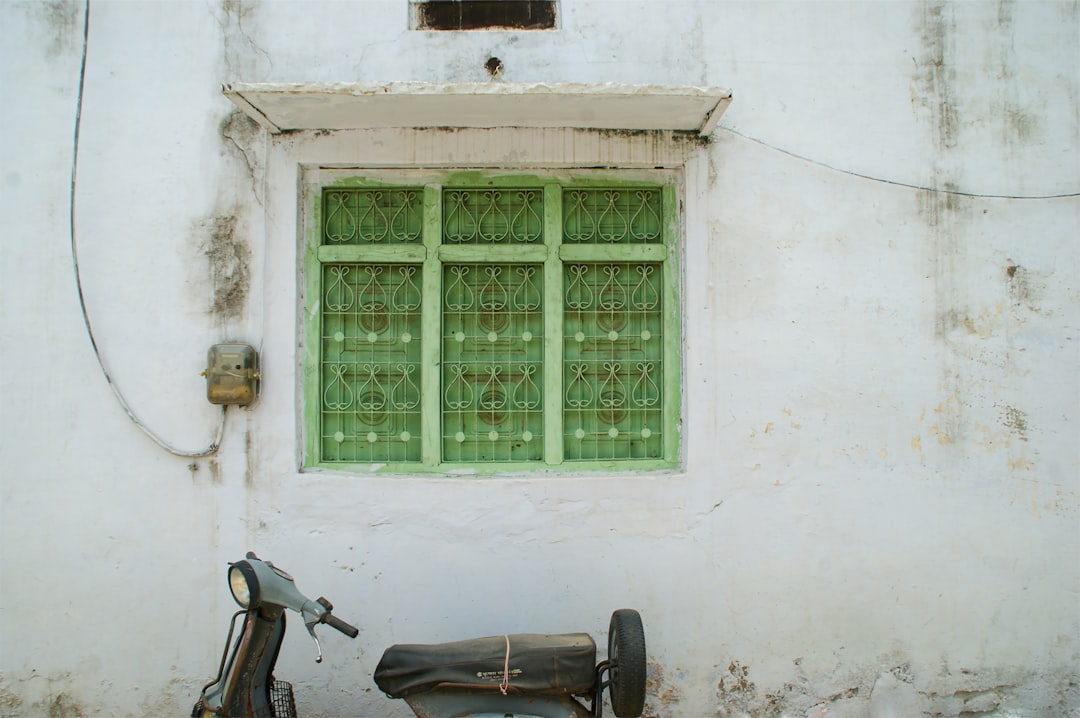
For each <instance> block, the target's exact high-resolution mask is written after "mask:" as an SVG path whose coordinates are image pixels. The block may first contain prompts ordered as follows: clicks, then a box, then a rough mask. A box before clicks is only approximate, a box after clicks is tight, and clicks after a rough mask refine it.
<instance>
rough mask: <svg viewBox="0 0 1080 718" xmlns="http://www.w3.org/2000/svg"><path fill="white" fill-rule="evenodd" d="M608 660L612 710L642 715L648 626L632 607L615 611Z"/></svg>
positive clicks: (621, 717) (634, 717) (620, 715)
mask: <svg viewBox="0 0 1080 718" xmlns="http://www.w3.org/2000/svg"><path fill="white" fill-rule="evenodd" d="M608 661H610V662H611V666H610V668H609V669H608V695H609V696H610V698H611V710H612V711H613V712H614V713H615V715H616V716H617V718H638V716H640V715H641V712H642V711H643V710H644V709H645V629H644V627H643V626H642V625H641V615H640V614H639V613H638V612H637V611H635V610H634V609H632V608H620V609H619V610H617V611H615V612H614V613H612V614H611V626H610V628H609V629H608Z"/></svg>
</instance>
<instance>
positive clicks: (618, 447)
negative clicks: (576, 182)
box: [563, 224, 664, 460]
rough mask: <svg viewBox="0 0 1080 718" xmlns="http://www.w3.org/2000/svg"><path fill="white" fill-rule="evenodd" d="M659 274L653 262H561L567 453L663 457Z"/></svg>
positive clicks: (593, 456) (587, 457) (573, 456)
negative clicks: (562, 271) (562, 274)
mask: <svg viewBox="0 0 1080 718" xmlns="http://www.w3.org/2000/svg"><path fill="white" fill-rule="evenodd" d="M612 226H614V225H610V224H609V225H608V227H609V228H610V227H612ZM660 276H661V272H660V265H658V264H654V263H641V262H593V263H574V264H567V265H565V266H564V276H563V286H564V297H563V330H564V336H563V362H564V365H563V366H564V368H563V391H564V396H563V451H564V456H565V457H566V458H567V459H571V460H612V459H634V458H658V457H660V456H662V455H663V444H662V435H663V421H662V419H663V416H662V399H663V392H662V390H661V387H662V386H663V379H662V376H663V362H664V357H663V317H662V313H661V309H662V306H663V302H662V291H663V287H662V285H661V281H660Z"/></svg>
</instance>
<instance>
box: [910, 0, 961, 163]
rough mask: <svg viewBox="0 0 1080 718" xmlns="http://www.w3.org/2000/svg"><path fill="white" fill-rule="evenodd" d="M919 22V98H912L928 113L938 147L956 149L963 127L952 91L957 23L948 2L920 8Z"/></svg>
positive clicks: (933, 1) (939, 0)
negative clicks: (920, 49)
mask: <svg viewBox="0 0 1080 718" xmlns="http://www.w3.org/2000/svg"><path fill="white" fill-rule="evenodd" d="M916 22H917V27H916V34H917V36H918V38H919V41H920V43H921V46H922V52H921V54H920V56H919V57H918V58H916V60H915V66H916V71H915V77H914V87H915V90H916V93H917V95H916V97H914V98H912V99H913V101H914V102H917V103H918V104H921V105H922V106H924V107H925V108H926V109H927V110H929V112H930V121H931V126H932V128H933V132H934V138H935V140H936V142H937V145H938V147H941V148H949V147H955V146H956V143H957V134H958V131H959V124H960V123H959V111H958V108H957V98H956V94H955V91H954V89H953V86H954V84H955V82H956V69H955V67H954V66H953V62H952V58H953V53H954V51H955V48H954V44H955V38H954V33H955V30H956V21H955V19H954V18H953V16H952V13H951V9H950V7H949V3H948V2H945V0H931V1H930V2H925V3H923V4H922V5H920V6H919V17H918V19H917V21H916Z"/></svg>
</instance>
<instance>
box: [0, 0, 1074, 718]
mask: <svg viewBox="0 0 1080 718" xmlns="http://www.w3.org/2000/svg"><path fill="white" fill-rule="evenodd" d="M90 8H91V9H90V23H89V42H88V52H87V61H86V73H85V96H84V102H83V108H82V124H81V131H80V148H79V160H78V175H77V187H76V198H77V204H76V209H77V215H76V232H77V234H76V238H77V246H78V259H79V268H80V276H81V278H82V286H83V292H84V295H85V300H86V305H87V308H88V310H89V315H90V317H91V320H92V322H93V329H94V333H95V337H96V339H97V342H98V346H99V348H100V349H101V352H102V355H103V357H104V360H105V362H106V364H107V366H108V367H109V370H110V372H111V374H112V376H113V379H114V381H115V384H116V385H117V386H118V387H119V388H120V389H121V390H122V391H123V393H124V394H125V396H126V397H127V398H128V400H129V402H130V404H131V406H132V409H133V411H134V412H135V413H136V414H137V415H138V416H139V417H140V419H141V420H142V421H144V422H145V424H147V425H148V426H150V427H152V428H153V430H154V431H156V432H157V433H159V434H161V435H162V436H164V437H166V438H167V439H168V440H169V441H171V442H173V443H174V444H176V445H178V446H180V447H182V448H187V449H196V448H201V447H203V446H205V445H206V444H208V443H209V441H210V439H211V437H212V435H213V433H214V429H215V427H216V422H217V416H218V414H217V410H216V409H215V408H214V407H212V406H210V405H209V404H207V403H206V401H205V399H204V398H203V397H204V382H203V380H202V378H201V377H200V376H199V372H200V371H201V370H202V368H203V362H204V355H205V351H206V349H207V347H209V346H210V345H211V344H213V343H215V342H217V341H222V340H238V341H246V342H250V343H252V344H254V345H256V346H257V347H259V348H260V350H261V354H262V359H263V373H264V376H265V379H264V382H263V394H262V397H261V399H260V401H259V402H258V404H256V405H255V406H254V407H252V408H251V409H249V410H232V411H230V413H229V414H228V418H227V423H226V428H225V435H224V441H223V445H222V448H221V449H220V451H219V452H218V453H217V454H216V455H215V456H214V457H212V458H209V459H199V460H191V459H183V458H177V457H173V456H170V455H169V454H167V453H165V452H163V451H161V450H160V449H159V448H158V447H157V446H155V445H154V444H153V443H152V442H151V441H150V440H148V439H147V438H146V437H145V436H144V435H143V434H142V433H141V432H140V431H139V429H138V428H136V427H135V426H134V425H133V423H132V422H131V421H129V420H128V418H127V416H126V415H125V414H124V412H123V411H122V410H121V408H120V407H119V406H118V404H117V403H116V401H115V399H114V397H113V396H112V394H111V392H110V390H109V387H108V385H107V383H106V381H105V380H104V378H103V376H102V373H101V371H100V370H99V368H98V366H97V363H96V361H95V359H94V357H93V354H92V350H91V347H90V343H89V341H88V340H87V336H86V331H85V328H84V325H83V320H82V317H81V315H80V312H79V303H78V297H77V293H76V289H75V281H74V273H73V271H72V259H71V256H72V255H71V237H70V232H69V189H70V181H71V162H72V140H73V132H74V122H75V109H76V99H77V89H78V85H79V66H80V57H81V53H82V50H83V42H82V40H83V28H84V24H83V23H84V13H83V5H82V3H67V2H11V1H9V2H4V3H0V89H2V90H3V97H5V98H6V100H5V103H4V110H3V111H2V112H0V130H2V137H3V139H2V140H0V148H2V152H3V154H2V159H3V161H2V163H0V172H2V185H0V186H2V187H3V192H0V212H2V216H3V217H4V220H5V231H4V237H5V241H4V242H3V244H2V249H0V252H2V260H0V292H2V296H0V331H2V334H0V336H2V337H3V341H0V366H2V367H3V372H2V373H0V387H2V391H0V396H2V398H3V405H4V409H3V412H2V415H0V416H2V424H0V426H2V433H0V716H5V717H7V716H12V717H14V716H50V717H53V716H92V715H124V716H145V715H186V713H187V711H189V710H190V705H191V703H192V702H193V701H194V698H195V696H196V694H197V692H198V688H199V687H200V686H201V685H202V683H204V682H205V681H206V680H207V679H208V678H209V676H210V675H211V674H212V673H213V671H214V669H215V668H216V665H217V660H218V656H219V651H220V648H221V646H220V643H219V642H220V641H221V640H222V639H223V636H224V629H225V625H226V620H227V616H228V615H229V614H230V613H231V611H232V610H233V606H232V603H231V600H230V598H229V597H228V594H227V591H226V588H225V586H224V581H223V578H224V566H225V561H227V560H230V559H235V558H238V557H239V556H240V555H242V553H243V552H244V551H245V550H248V549H254V550H256V551H257V552H258V553H259V554H260V555H265V556H267V557H269V558H272V559H273V560H274V561H275V562H276V563H278V564H279V565H281V566H283V567H285V568H287V569H288V570H290V571H291V572H293V573H294V574H295V575H296V576H297V580H298V583H299V585H300V587H301V589H303V590H305V591H307V592H310V593H312V594H315V595H320V594H322V595H326V596H328V597H330V598H331V599H332V600H333V601H334V603H335V606H336V609H337V612H338V613H340V615H341V616H342V617H344V618H346V619H350V620H353V621H354V622H355V623H357V624H359V625H360V626H361V628H362V632H361V635H360V638H359V639H357V640H356V641H352V642H347V641H345V640H344V639H340V638H339V637H337V636H336V635H329V634H327V635H326V637H325V640H324V650H325V652H326V661H325V662H324V663H323V664H322V665H319V666H316V665H315V664H314V663H313V661H312V660H311V659H312V657H313V648H312V646H311V645H310V642H309V641H308V639H307V637H306V635H305V634H304V632H303V631H294V632H293V633H292V634H290V636H289V637H288V639H287V642H286V647H285V650H284V651H283V656H282V660H281V663H280V667H279V671H278V672H279V674H280V676H281V677H283V678H287V679H291V680H293V681H294V683H295V684H296V689H297V697H298V701H299V704H300V709H301V711H302V713H303V714H305V715H311V716H352V715H365V716H404V715H408V713H407V711H406V710H405V706H404V704H401V703H400V702H392V701H387V700H386V699H385V698H384V697H383V696H381V695H380V694H379V693H378V691H377V690H376V689H375V688H374V685H373V683H372V681H371V678H370V675H371V671H372V670H373V668H374V666H375V663H376V662H377V661H378V658H379V655H380V654H381V651H382V649H383V648H384V647H385V646H387V645H389V644H391V643H393V642H397V641H439V640H452V639H457V638H464V637H469V636H472V635H489V634H501V633H504V632H516V631H539V632H556V631H571V630H575V631H576V630H587V631H589V632H591V633H592V634H593V635H594V637H596V638H597V639H598V641H601V642H602V641H603V639H604V635H603V634H604V631H605V629H606V626H607V619H608V615H609V614H610V611H611V610H612V609H613V608H617V607H620V606H633V607H636V608H638V609H639V610H640V611H641V612H642V614H643V617H644V620H645V628H646V633H647V638H648V644H649V653H650V697H649V701H648V710H647V712H646V714H647V715H654V716H664V717H671V718H683V717H685V718H698V717H701V716H710V715H715V714H717V713H719V714H724V715H727V714H731V715H739V714H742V713H745V712H748V713H750V714H753V715H792V716H809V715H814V716H819V717H823V716H834V717H835V716H861V715H917V714H918V713H920V712H927V713H930V714H934V715H960V714H962V713H973V712H980V711H981V712H985V713H988V714H991V715H994V714H996V715H1002V716H1004V715H1029V716H1069V715H1075V713H1076V712H1077V711H1078V710H1080V688H1078V686H1080V675H1078V668H1077V667H1078V665H1080V608H1078V606H1080V601H1078V598H1080V596H1078V594H1080V561H1078V560H1077V558H1076V557H1077V555H1078V552H1080V521H1078V515H1077V512H1078V508H1080V448H1078V447H1080V442H1078V441H1077V439H1078V429H1077V422H1078V421H1080V374H1078V371H1077V367H1078V365H1080V362H1078V360H1080V335H1078V328H1080V286H1078V283H1077V281H1078V280H1077V277H1078V276H1080V251H1078V247H1077V237H1078V236H1080V198H1078V196H1077V193H1078V192H1080V119H1078V118H1080V72H1078V68H1080V6H1078V4H1077V3H1075V2H1040V1H1032V2H1008V1H1003V2H1000V3H989V2H944V1H941V2H937V1H927V2H899V1H897V2H888V3H877V2H708V1H706V0H700V1H694V0H679V1H676V0H667V1H656V2H632V3H627V2H613V1H610V2H608V1H602V2H596V1H593V2H585V1H584V0H561V2H560V13H561V17H560V29H558V30H556V31H552V32H476V33H467V34H461V33H453V34H448V33H447V34H439V33H427V32H415V31H409V30H408V29H407V28H408V9H407V3H406V2H405V0H364V1H363V2H356V3H339V2H303V3H300V2H258V3H256V2H246V1H244V0H227V1H225V2H221V3H217V2H212V1H210V0H208V1H206V2H202V1H198V2H196V1H194V0H177V1H175V2H159V3H150V2H113V1H106V0H92V1H91V5H90ZM492 55H495V56H498V57H499V58H500V59H501V60H502V61H503V63H504V79H505V81H509V82H623V83H633V84H644V83H652V84H669V85H689V84H698V85H714V86H721V87H727V88H730V89H732V90H733V92H734V95H735V100H734V102H733V104H732V106H731V108H730V109H729V110H728V112H727V114H726V115H725V116H724V118H723V120H722V121H721V127H720V128H719V129H717V131H716V132H715V133H714V135H713V138H712V142H711V143H709V144H708V145H703V146H698V145H696V144H694V143H687V142H685V141H682V140H678V139H672V138H670V137H667V136H664V135H659V136H653V135H646V136H636V137H633V136H632V137H622V136H608V135H603V134H599V133H595V134H590V133H578V132H573V131H562V130H548V131H516V130H508V129H507V130H493V131H484V130H475V131H461V132H456V133H446V132H438V133H436V132H432V131H400V130H379V131H369V132H347V131H346V132H336V133H331V134H329V135H323V134H319V133H300V134H291V135H282V136H276V137H270V136H267V135H265V134H264V133H262V131H261V130H258V129H257V128H256V127H255V126H253V124H252V123H250V122H249V121H248V120H247V119H246V118H244V117H242V116H240V115H238V114H237V113H236V109H235V107H234V106H233V105H232V104H231V103H230V102H229V101H228V100H227V99H225V98H224V97H223V96H222V95H221V91H220V88H221V86H222V85H223V84H225V83H228V82H233V81H248V82H269V81H274V82H290V81H323V82H332V81H361V82H378V81H392V80H422V81H443V82H457V81H485V80H487V74H486V72H485V70H484V67H483V64H484V62H485V61H486V60H487V59H488V58H489V57H490V56H492ZM624 162H628V163H631V164H634V165H635V166H646V167H649V166H653V164H665V165H668V166H676V167H681V172H682V173H683V178H684V179H683V181H684V186H685V188H686V196H685V198H684V200H685V206H684V217H683V220H684V221H683V230H684V234H685V236H684V242H685V249H684V258H683V266H684V268H685V272H684V274H685V277H684V287H683V294H682V296H683V299H684V301H685V307H684V311H685V328H684V338H685V352H684V355H683V357H682V361H683V362H684V371H683V380H684V386H683V392H684V400H683V407H684V412H685V416H684V423H683V434H684V452H683V460H684V466H683V468H682V469H680V470H679V471H676V472H669V473H665V474H663V475H634V476H623V475H616V476H588V477H572V476H571V477H565V476H562V477H543V478H531V477H526V476H520V475H519V476H514V477H505V478H485V479H469V478H450V477H442V476H439V477H431V476H427V477H423V478H419V477H400V476H397V477H391V476H363V477H359V476H351V475H340V474H333V473H300V472H299V471H298V468H297V467H298V452H299V438H298V430H297V426H298V421H299V418H298V417H299V405H300V404H299V402H300V397H299V389H298V386H299V380H298V379H299V377H298V361H299V356H300V355H299V349H298V341H299V339H298V337H299V336H300V334H299V332H298V309H299V304H298V300H297V287H298V285H297V274H298V269H297V268H298V266H299V264H298V254H297V252H298V246H299V238H298V229H297V228H298V223H299V222H300V221H301V219H302V218H301V217H300V216H299V214H298V213H299V212H300V207H299V203H298V199H297V187H298V180H299V178H300V171H301V170H300V165H301V164H318V163H325V164H333V165H337V166H357V167H364V166H367V167H374V166H379V167H386V166H401V167H408V166H411V165H423V166H426V167H458V166H484V167H496V168H500V167H515V168H520V167H529V166H533V165H534V164H548V165H554V166H579V165H580V166H595V165H598V164H605V165H606V164H622V163H624ZM871 178H876V179H871ZM879 180H881V181H879ZM912 185H913V186H915V187H924V188H927V189H916V188H913V187H912ZM936 189H951V190H953V191H954V192H960V193H962V194H956V193H944V192H940V191H935V190H936ZM1053 195H1065V196H1058V197H1051V196H1053ZM294 624H295V622H294ZM889 711H892V712H891V713H890V712H889Z"/></svg>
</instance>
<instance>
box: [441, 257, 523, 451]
mask: <svg viewBox="0 0 1080 718" xmlns="http://www.w3.org/2000/svg"><path fill="white" fill-rule="evenodd" d="M542 309H543V266H542V265H539V264H448V265H444V267H443V308H442V313H443V317H442V359H443V363H442V458H443V460H444V461H454V462H458V461H461V462H470V463H476V462H493V461H540V460H542V459H543V445H544V416H543V405H544V401H543V399H544V395H543V376H544V361H543V360H544V346H543V345H544V342H543V339H544V317H543V311H542Z"/></svg>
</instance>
